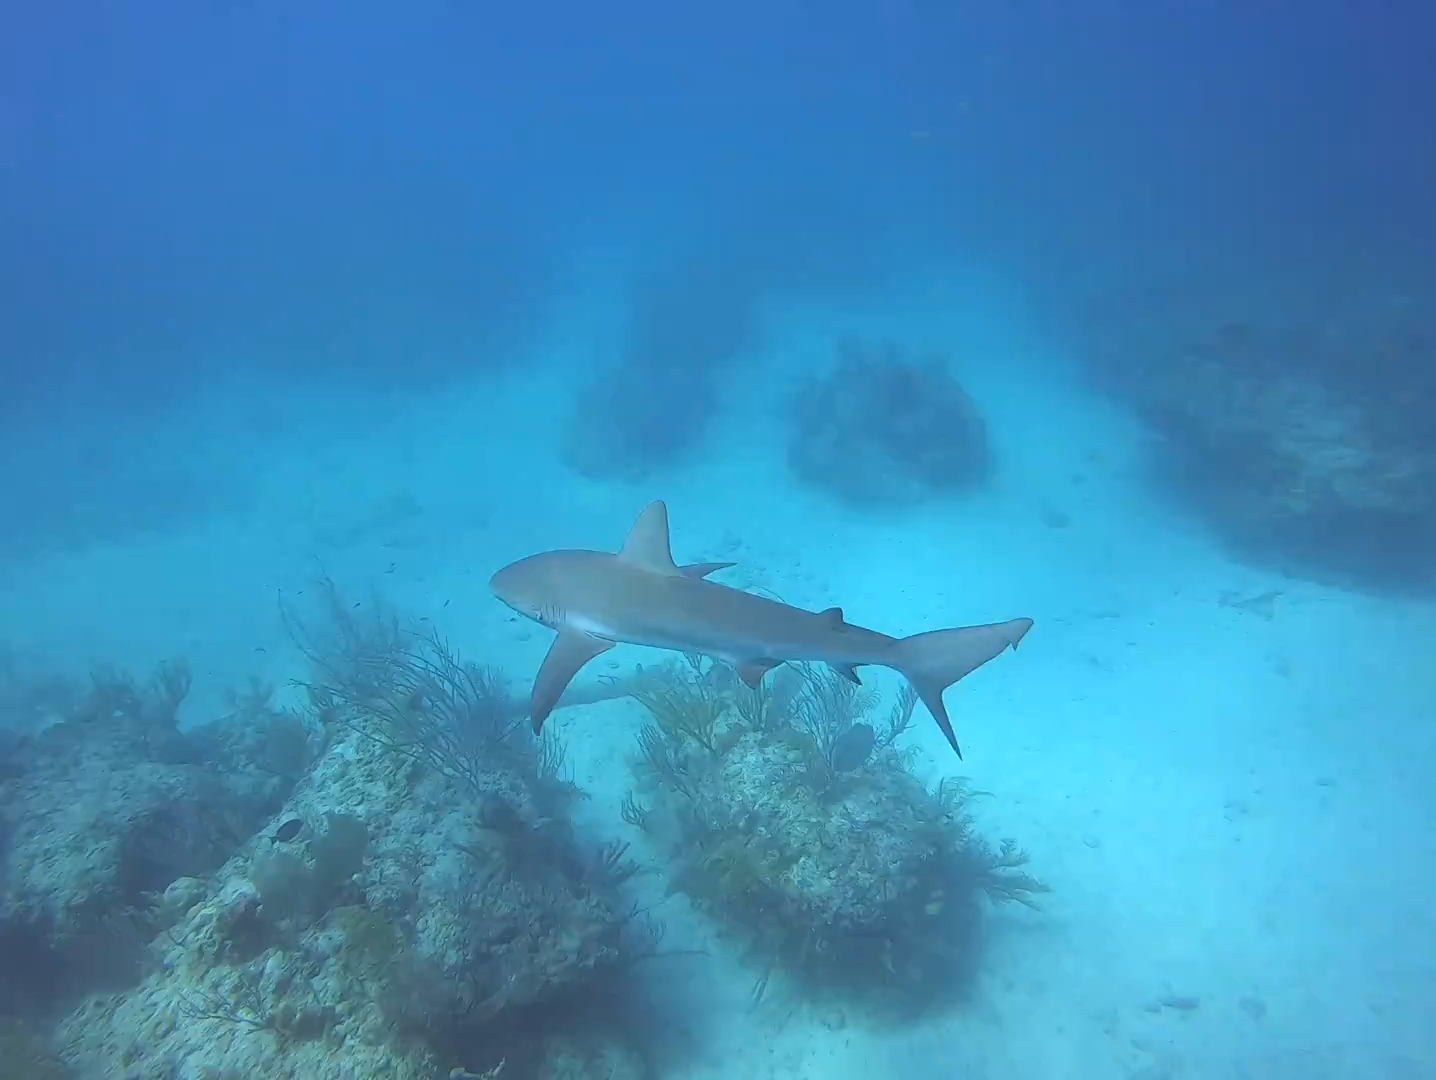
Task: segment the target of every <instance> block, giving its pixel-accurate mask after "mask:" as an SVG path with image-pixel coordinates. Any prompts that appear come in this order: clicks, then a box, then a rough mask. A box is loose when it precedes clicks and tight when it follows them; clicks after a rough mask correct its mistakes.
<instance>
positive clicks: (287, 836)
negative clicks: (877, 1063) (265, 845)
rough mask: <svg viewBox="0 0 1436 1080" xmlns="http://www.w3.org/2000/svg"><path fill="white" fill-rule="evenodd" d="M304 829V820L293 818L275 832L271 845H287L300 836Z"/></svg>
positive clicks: (270, 840) (271, 838) (270, 839)
mask: <svg viewBox="0 0 1436 1080" xmlns="http://www.w3.org/2000/svg"><path fill="white" fill-rule="evenodd" d="M303 828H304V819H303V818H297V817H292V818H290V819H289V820H288V821H286V822H285V823H284V824H283V825H281V826H279V828H277V829H275V830H274V835H273V836H271V837H270V838H269V842H270V843H271V844H287V843H289V841H291V840H293V839H294V838H295V837H296V836H298V835H299V832H300V830H301V829H303Z"/></svg>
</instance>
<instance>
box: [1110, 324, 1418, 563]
mask: <svg viewBox="0 0 1436 1080" xmlns="http://www.w3.org/2000/svg"><path fill="white" fill-rule="evenodd" d="M1090 352H1091V358H1092V360H1093V362H1094V365H1095V369H1096V371H1097V373H1098V375H1099V378H1100V380H1101V382H1102V383H1103V384H1104V385H1105V386H1106V387H1107V388H1109V389H1111V390H1114V391H1115V392H1116V393H1117V394H1118V395H1119V396H1121V397H1122V398H1124V399H1125V400H1127V401H1128V402H1130V403H1131V404H1133V405H1134V406H1135V407H1136V409H1137V411H1138V412H1139V414H1140V415H1141V416H1142V417H1143V418H1144V419H1145V420H1146V421H1147V422H1148V425H1149V428H1150V430H1151V432H1152V435H1153V438H1154V443H1155V448H1156V454H1155V458H1154V465H1155V475H1156V476H1157V477H1158V479H1159V481H1160V482H1161V483H1162V484H1163V485H1164V486H1165V487H1166V488H1167V490H1169V491H1171V492H1173V493H1175V494H1176V495H1178V496H1179V497H1180V498H1181V499H1182V500H1183V501H1184V502H1186V503H1187V504H1188V505H1191V506H1194V507H1195V508H1196V509H1197V510H1198V511H1199V512H1200V513H1201V514H1202V516H1203V517H1204V518H1205V519H1206V520H1207V521H1208V522H1210V523H1211V525H1212V526H1213V528H1214V530H1215V531H1216V532H1217V533H1218V535H1220V536H1221V537H1222V538H1223V539H1224V540H1225V541H1226V542H1227V543H1229V544H1230V545H1231V546H1232V547H1233V549H1234V550H1235V551H1236V552H1237V553H1238V554H1239V555H1241V556H1244V557H1247V558H1250V559H1252V560H1254V561H1257V562H1260V563H1265V564H1269V565H1273V566H1276V567H1278V568H1280V569H1282V570H1285V571H1288V572H1291V573H1296V574H1299V575H1303V576H1309V577H1314V578H1318V579H1330V580H1337V581H1340V582H1343V583H1347V584H1352V585H1356V586H1358V587H1367V588H1376V589H1389V588H1396V589H1402V590H1409V589H1421V590H1425V589H1429V588H1430V587H1431V586H1432V585H1433V584H1436V554H1433V553H1436V437H1433V436H1432V434H1431V432H1430V418H1431V416H1432V415H1433V414H1436V333H1432V332H1430V331H1426V330H1423V329H1422V328H1421V326H1420V325H1419V323H1416V322H1413V321H1412V319H1411V318H1410V317H1409V316H1408V315H1404V314H1401V313H1398V312H1393V311H1390V310H1387V311H1378V312H1376V313H1370V312H1367V313H1361V314H1347V315H1345V316H1343V318H1342V319H1341V320H1340V321H1336V320H1334V319H1332V318H1330V317H1323V318H1316V317H1313V316H1307V317H1304V318H1291V317H1287V318H1277V317H1268V318H1264V319H1245V318H1222V317H1221V316H1220V315H1218V316H1216V317H1212V316H1207V317H1201V316H1199V315H1197V314H1196V313H1194V312H1193V311H1191V310H1189V309H1181V308H1179V309H1178V310H1175V311H1169V310H1158V311H1153V312H1152V313H1151V314H1150V317H1148V318H1146V319H1142V318H1136V319H1133V318H1130V317H1128V318H1127V319H1125V320H1124V322H1123V325H1122V328H1121V330H1120V331H1114V330H1113V329H1112V328H1111V327H1110V326H1108V327H1104V328H1103V332H1102V333H1101V334H1100V335H1099V336H1098V338H1097V340H1096V341H1095V342H1094V343H1093V346H1092V348H1091V350H1090Z"/></svg>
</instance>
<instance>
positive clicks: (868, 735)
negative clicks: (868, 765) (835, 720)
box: [833, 724, 878, 773]
mask: <svg viewBox="0 0 1436 1080" xmlns="http://www.w3.org/2000/svg"><path fill="white" fill-rule="evenodd" d="M877 741H878V737H877V734H876V733H875V732H874V731H873V728H872V725H871V724H854V725H853V726H852V727H850V728H848V730H847V731H845V732H843V733H842V734H841V735H839V736H838V737H837V739H836V740H835V741H834V742H833V772H839V773H845V772H852V771H853V770H854V769H858V768H861V767H862V765H863V763H864V762H865V761H867V760H868V758H869V757H870V756H871V754H872V752H873V744H874V743H876V742H877Z"/></svg>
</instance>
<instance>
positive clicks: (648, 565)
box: [618, 499, 680, 576]
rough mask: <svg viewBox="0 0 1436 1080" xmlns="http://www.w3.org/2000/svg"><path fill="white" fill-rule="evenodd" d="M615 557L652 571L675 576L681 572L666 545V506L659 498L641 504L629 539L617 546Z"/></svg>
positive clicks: (629, 532) (629, 533)
mask: <svg viewBox="0 0 1436 1080" xmlns="http://www.w3.org/2000/svg"><path fill="white" fill-rule="evenodd" d="M618 557H619V558H620V559H622V560H623V561H624V562H629V563H632V564H633V565H634V566H641V567H643V569H645V570H651V571H653V573H655V574H672V575H675V576H676V575H677V574H679V573H680V571H679V569H678V567H677V565H676V564H675V563H674V562H673V550H672V549H671V548H670V547H669V546H668V507H667V506H665V505H663V500H662V499H655V500H654V501H653V502H651V503H649V504H648V505H647V506H645V507H644V508H643V513H641V514H639V515H638V520H637V521H635V522H634V523H633V528H632V529H630V530H629V531H628V539H627V540H625V541H624V542H623V547H621V548H620V549H619V551H618Z"/></svg>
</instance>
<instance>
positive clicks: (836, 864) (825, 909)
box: [624, 666, 1044, 1012]
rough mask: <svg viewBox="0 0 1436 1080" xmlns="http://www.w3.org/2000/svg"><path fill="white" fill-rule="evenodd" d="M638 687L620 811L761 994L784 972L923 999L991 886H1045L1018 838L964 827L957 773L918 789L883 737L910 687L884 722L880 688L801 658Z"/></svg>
mask: <svg viewBox="0 0 1436 1080" xmlns="http://www.w3.org/2000/svg"><path fill="white" fill-rule="evenodd" d="M637 696H638V698H639V700H640V701H641V702H642V703H643V704H644V705H645V707H646V708H647V710H648V712H649V714H650V716H651V721H652V722H651V723H650V724H649V725H647V726H646V727H645V728H644V729H643V731H642V732H641V734H640V737H639V749H638V752H637V754H635V755H634V757H633V759H632V765H633V771H634V775H635V777H636V780H637V787H636V789H635V791H634V792H633V794H632V795H630V797H629V799H628V800H627V801H626V803H625V805H624V816H625V817H626V818H627V819H628V820H629V821H630V822H631V823H633V824H635V825H637V826H639V827H640V828H642V829H643V830H644V831H645V832H646V833H647V834H648V835H649V836H650V837H651V839H652V840H653V841H654V842H655V844H656V845H658V847H659V848H660V849H661V850H663V851H665V852H666V853H667V855H668V856H669V858H670V859H671V871H670V873H671V882H672V888H673V889H675V890H677V891H681V892H684V893H686V894H687V895H688V896H689V897H690V898H691V899H692V900H693V902H694V903H695V904H696V905H697V906H698V907H699V908H701V909H702V910H704V911H706V912H708V913H709V914H710V915H711V916H712V917H713V918H714V919H715V920H716V921H717V923H718V925H719V926H720V928H722V929H723V930H725V931H727V932H728V933H729V934H731V935H732V936H733V937H735V938H737V939H738V940H739V941H740V942H741V943H742V944H743V946H744V948H745V952H746V954H747V956H748V958H749V959H750V960H751V962H752V964H753V965H754V968H755V972H756V985H755V995H757V996H761V995H762V994H763V993H764V992H765V990H766V987H767V985H768V982H769V979H770V977H771V976H772V975H773V974H775V973H781V974H783V975H784V976H786V977H787V978H788V979H789V980H791V981H792V982H794V983H795V984H796V985H798V986H799V987H800V988H801V989H803V990H804V991H805V992H808V993H819V992H821V993H825V994H840V995H857V996H859V997H861V998H862V999H863V1000H865V1001H867V1002H869V1003H871V1004H878V1005H886V1006H888V1007H891V1008H893V1009H896V1010H899V1011H902V1012H913V1011H919V1010H922V1009H924V1008H926V1007H929V1006H931V1005H934V1004H937V1003H939V1002H941V1001H942V1000H943V999H944V998H945V997H946V996H947V995H948V993H949V992H951V991H953V990H955V989H957V987H958V985H960V981H961V979H962V977H963V975H964V974H966V973H968V972H970V971H971V967H972V962H973V960H974V958H975V955H976V950H977V948H978V945H979V940H980V934H979V931H980V929H981V923H982V910H983V908H982V901H983V900H984V898H989V899H993V900H999V901H1004V900H1010V901H1017V902H1019V903H1023V904H1028V905H1031V903H1032V900H1033V896H1034V894H1036V893H1038V892H1041V891H1044V887H1043V886H1042V885H1041V883H1040V882H1038V881H1037V880H1036V879H1035V878H1033V877H1031V876H1030V875H1029V874H1027V872H1026V871H1025V869H1024V867H1025V865H1026V861H1027V860H1026V856H1025V855H1024V854H1023V853H1022V852H1021V851H1019V850H1018V849H1017V847H1016V845H1015V844H1013V843H1011V842H1010V841H1006V842H1004V843H1002V844H1001V845H1000V846H999V847H998V848H996V849H994V848H992V847H990V846H989V845H988V844H987V843H986V842H984V841H983V840H982V839H980V838H979V837H978V836H977V835H976V834H975V832H974V831H973V827H972V821H971V819H970V817H969V816H968V813H967V808H968V800H969V798H970V792H969V790H968V789H967V787H966V786H965V785H963V784H962V783H960V782H957V781H945V782H944V783H943V784H941V785H940V786H939V787H938V788H937V790H936V791H929V790H928V789H927V788H925V787H924V786H923V785H922V784H921V783H920V782H919V781H918V780H917V779H916V778H915V777H914V776H913V775H912V774H911V773H910V772H909V771H908V770H907V768H906V764H905V757H904V755H903V754H902V752H901V751H900V750H899V749H898V748H897V747H896V746H895V745H894V743H895V741H896V740H897V738H898V736H899V735H901V734H902V732H903V731H904V730H905V729H906V727H907V726H908V723H909V721H910V719H911V715H912V709H913V706H914V700H915V699H914V697H913V696H912V695H911V694H910V693H905V694H904V695H902V696H901V697H900V699H899V700H898V702H897V704H896V705H895V706H894V707H893V709H892V711H891V712H890V713H889V714H888V715H887V716H886V717H885V718H883V719H882V720H881V721H879V722H877V723H873V722H871V720H870V713H871V712H872V711H873V708H874V706H875V705H876V699H875V695H872V694H871V693H869V692H868V691H867V690H866V689H864V688H861V687H858V686H856V685H854V684H853V683H851V682H848V681H846V680H845V679H843V678H842V677H841V676H839V675H837V674H835V673H831V672H828V671H826V670H819V669H816V668H808V667H800V668H794V667H785V668H779V669H778V670H777V671H776V672H775V673H774V674H773V675H772V676H770V677H769V680H768V682H767V683H766V684H765V685H764V686H762V687H760V688H759V689H756V690H753V689H749V688H748V687H746V686H744V685H743V684H742V683H741V682H739V681H738V680H737V677H736V675H735V674H734V673H733V672H732V671H731V669H728V668H726V667H723V666H716V667H712V668H706V669H701V670H700V669H698V668H691V669H688V670H684V669H681V668H677V667H674V668H669V669H667V670H666V671H665V672H664V673H663V674H662V675H661V676H660V677H656V678H653V679H652V680H651V681H650V684H649V685H648V687H647V688H645V689H644V690H641V691H640V692H639V694H638V695H637ZM864 729H866V730H864Z"/></svg>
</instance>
